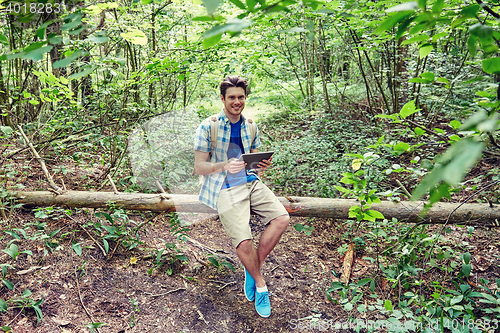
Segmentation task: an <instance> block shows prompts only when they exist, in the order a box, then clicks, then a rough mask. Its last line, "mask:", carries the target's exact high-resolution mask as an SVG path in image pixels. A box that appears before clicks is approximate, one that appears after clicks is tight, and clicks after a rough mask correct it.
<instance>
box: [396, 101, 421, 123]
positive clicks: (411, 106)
mask: <svg viewBox="0 0 500 333" xmlns="http://www.w3.org/2000/svg"><path fill="white" fill-rule="evenodd" d="M415 112H418V109H416V107H415V101H414V100H412V101H409V102H408V103H406V104H405V105H404V106H403V107H402V108H401V111H400V112H399V116H400V117H401V119H405V118H406V117H408V116H409V115H412V114H414V113H415Z"/></svg>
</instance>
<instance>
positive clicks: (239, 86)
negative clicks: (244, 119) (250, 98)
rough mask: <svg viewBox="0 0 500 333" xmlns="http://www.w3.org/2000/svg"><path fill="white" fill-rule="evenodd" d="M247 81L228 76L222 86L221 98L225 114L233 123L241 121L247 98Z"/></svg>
mask: <svg viewBox="0 0 500 333" xmlns="http://www.w3.org/2000/svg"><path fill="white" fill-rule="evenodd" d="M247 86H248V83H247V80H245V79H244V78H242V77H239V76H228V77H226V78H225V79H224V81H222V83H221V84H220V98H221V100H222V104H224V112H225V113H226V116H227V117H229V119H230V120H231V122H236V121H238V120H239V119H240V115H241V112H242V111H243V109H244V108H245V100H246V97H247Z"/></svg>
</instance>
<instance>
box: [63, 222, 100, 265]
mask: <svg viewBox="0 0 500 333" xmlns="http://www.w3.org/2000/svg"><path fill="white" fill-rule="evenodd" d="M65 215H66V216H67V217H69V218H70V219H71V220H73V222H75V223H76V224H78V225H80V222H78V221H77V220H75V219H74V218H72V217H71V216H70V215H68V214H65ZM82 229H83V231H85V232H86V233H87V235H89V237H90V238H91V239H92V240H93V241H94V243H95V244H96V245H97V246H98V247H99V248H100V249H101V251H102V254H104V256H105V257H106V251H105V250H104V249H103V248H102V246H101V245H100V244H99V243H98V242H97V241H96V240H95V239H94V237H92V235H91V234H90V232H88V231H87V229H85V228H84V227H82Z"/></svg>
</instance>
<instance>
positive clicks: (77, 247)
mask: <svg viewBox="0 0 500 333" xmlns="http://www.w3.org/2000/svg"><path fill="white" fill-rule="evenodd" d="M71 248H72V249H73V251H75V253H76V254H77V255H78V256H81V255H82V246H81V245H80V243H76V244H73V246H72V247H71Z"/></svg>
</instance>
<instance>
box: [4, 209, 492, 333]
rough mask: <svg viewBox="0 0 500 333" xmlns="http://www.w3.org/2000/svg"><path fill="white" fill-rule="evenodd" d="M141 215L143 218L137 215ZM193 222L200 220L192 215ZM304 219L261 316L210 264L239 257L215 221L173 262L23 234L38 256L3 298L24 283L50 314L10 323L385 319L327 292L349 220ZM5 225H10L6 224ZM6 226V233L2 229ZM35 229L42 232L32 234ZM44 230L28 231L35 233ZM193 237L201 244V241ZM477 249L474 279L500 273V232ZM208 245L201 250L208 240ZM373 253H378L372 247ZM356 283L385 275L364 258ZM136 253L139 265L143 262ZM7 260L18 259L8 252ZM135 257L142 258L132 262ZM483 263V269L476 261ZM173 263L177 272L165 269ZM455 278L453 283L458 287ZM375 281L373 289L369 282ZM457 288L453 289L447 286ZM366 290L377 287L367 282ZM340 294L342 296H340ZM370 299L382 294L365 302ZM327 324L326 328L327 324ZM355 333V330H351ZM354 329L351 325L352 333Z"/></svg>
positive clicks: (287, 325)
mask: <svg viewBox="0 0 500 333" xmlns="http://www.w3.org/2000/svg"><path fill="white" fill-rule="evenodd" d="M129 217H130V218H131V219H134V220H137V221H139V220H140V219H141V218H140V217H139V216H129ZM186 218H187V219H189V218H191V219H193V218H198V217H196V216H186ZM89 219H95V217H94V216H93V214H92V213H91V212H88V213H87V214H85V213H80V214H78V215H75V216H74V217H73V218H71V219H69V218H64V217H61V218H59V219H57V220H52V221H47V222H48V225H47V226H46V229H49V230H55V229H59V228H60V229H61V231H60V233H59V234H64V233H71V231H73V230H82V225H83V224H84V223H85V222H86V221H88V220H89ZM35 220H36V219H35V218H34V217H33V214H32V213H29V212H19V213H16V214H15V215H14V216H13V218H12V219H11V222H10V225H9V226H8V228H9V229H12V228H15V227H17V228H24V226H26V224H27V223H29V222H36V221H35ZM305 220H306V219H304V218H296V217H294V218H292V219H291V224H290V226H289V228H288V229H287V230H286V232H285V233H284V235H283V237H282V240H281V241H280V243H279V244H278V246H277V247H276V248H275V250H274V251H273V252H272V253H271V255H270V256H269V257H268V259H267V260H266V263H265V265H264V267H263V275H264V277H265V279H266V282H267V284H268V286H269V290H270V291H271V304H272V314H271V316H270V318H267V319H266V318H260V317H259V316H258V315H257V314H256V312H255V309H254V304H253V303H251V302H248V301H247V300H246V298H245V296H244V294H243V283H244V272H243V268H242V267H241V266H240V265H239V264H236V265H235V267H236V269H235V271H234V272H233V271H231V270H229V269H227V268H225V267H221V268H217V267H215V266H214V265H211V264H210V263H209V262H208V260H207V252H206V251H204V249H205V250H206V249H207V248H210V249H212V250H215V251H216V253H217V255H218V256H219V258H220V260H222V258H223V257H225V258H226V259H227V260H229V261H230V262H235V263H239V260H238V258H237V256H236V253H235V251H234V249H233V248H232V246H231V242H230V239H229V238H228V237H227V236H226V234H225V233H224V231H223V229H222V228H221V225H220V222H219V221H218V220H217V218H210V219H208V220H205V221H202V222H199V223H195V224H193V225H192V226H191V227H190V229H191V231H190V232H188V234H189V239H190V241H188V242H187V243H183V242H177V244H178V248H179V249H181V250H182V253H183V254H184V255H186V256H187V257H188V259H189V261H188V262H186V263H184V264H176V265H174V267H168V265H167V266H164V267H162V268H160V269H157V270H154V271H153V273H152V274H151V275H148V271H149V269H150V268H152V267H153V263H152V259H151V258H149V256H148V254H149V252H148V251H144V250H143V251H141V250H132V251H129V250H126V249H124V248H121V247H119V248H118V250H117V251H116V252H115V253H114V255H112V256H111V255H109V254H108V255H107V256H105V255H104V254H103V252H102V250H101V249H100V247H99V246H97V243H96V242H95V241H94V240H93V239H91V238H89V237H88V235H87V234H85V233H84V232H83V231H80V232H75V233H73V235H74V238H75V239H73V240H75V241H78V242H80V243H81V246H82V248H83V252H82V254H81V255H80V256H78V255H76V254H75V252H74V251H72V250H71V246H72V240H71V239H68V238H66V239H61V241H60V243H59V246H58V247H57V248H56V249H55V250H54V251H53V253H49V254H48V255H46V256H43V250H44V249H47V247H46V246H44V245H43V243H42V242H40V241H30V240H24V239H23V240H20V241H19V242H16V244H17V245H18V246H19V249H20V250H30V251H31V252H32V255H29V256H28V255H25V254H21V255H19V256H18V258H17V259H16V261H15V262H13V266H14V267H15V268H16V271H15V273H14V272H13V271H10V274H9V275H7V278H8V279H9V280H10V281H11V282H12V283H13V284H14V285H15V289H14V290H8V289H7V288H5V287H3V288H2V289H1V290H0V298H2V299H4V300H6V299H12V298H16V297H19V295H20V294H21V293H22V292H23V291H24V290H26V289H29V290H30V291H31V292H32V295H31V296H30V298H31V299H33V300H39V299H41V298H43V303H42V304H41V306H40V308H41V310H42V313H43V316H44V320H43V321H42V322H41V323H40V324H39V325H37V320H36V316H35V313H34V311H32V310H29V309H26V310H25V311H22V309H21V308H9V310H8V311H7V312H6V313H2V314H0V322H1V323H2V325H7V324H8V325H9V326H10V327H11V328H12V329H13V332H15V333H22V332H65V333H68V332H89V330H88V329H87V328H86V326H87V325H88V324H89V323H91V322H100V323H105V324H106V325H104V326H102V327H100V328H99V332H294V331H297V332H302V331H304V329H299V328H300V327H302V328H304V327H305V326H300V325H310V323H311V322H312V320H313V318H319V319H321V320H328V321H329V324H328V325H330V326H328V327H330V328H329V329H328V331H339V330H338V329H335V328H334V325H341V324H342V323H346V322H347V321H348V318H357V319H363V318H365V319H372V320H377V319H378V320H383V319H384V318H386V317H385V316H384V314H382V313H380V312H378V311H377V312H374V311H370V312H366V313H364V314H363V316H361V315H360V314H359V313H357V312H355V311H354V312H351V313H350V312H346V311H344V310H343V307H342V306H341V305H339V304H335V303H334V302H331V301H328V300H327V297H326V290H327V289H328V288H329V287H330V283H331V281H332V280H336V278H335V276H334V274H333V273H332V270H333V271H337V272H339V271H340V270H341V267H342V262H343V257H342V255H341V254H340V253H339V252H338V251H337V248H338V247H339V246H341V245H342V244H344V243H346V241H345V240H342V237H341V235H342V234H343V232H344V230H345V229H344V226H343V225H342V223H341V221H335V220H329V219H315V220H314V224H313V225H314V228H315V229H314V231H313V233H312V234H311V235H310V236H305V235H304V234H303V233H299V232H297V231H295V229H294V228H293V225H294V224H295V223H305V222H308V224H310V223H311V221H305ZM5 227H7V226H5V225H4V226H3V228H5ZM3 228H2V229H3ZM33 229H35V230H33ZM252 229H253V230H252V231H253V233H254V235H255V240H257V241H256V243H258V238H259V235H260V234H261V232H262V231H263V230H264V226H262V225H260V224H259V223H258V219H255V218H253V219H252ZM169 230H170V226H169V223H168V221H167V220H166V219H165V218H164V217H159V218H157V219H156V220H155V222H154V225H150V226H148V227H147V229H146V228H145V229H144V230H143V231H142V232H141V238H140V239H141V240H143V241H145V244H144V245H143V246H142V247H143V248H149V249H155V248H157V249H160V248H162V246H163V243H162V242H160V241H159V238H162V239H164V240H165V241H167V242H169V241H172V242H175V239H174V238H173V237H172V236H171V233H170V231H169ZM35 231H36V228H31V229H29V230H27V234H28V236H30V235H33V233H34V232H35ZM465 238H466V237H465V236H464V233H463V230H459V229H458V228H455V229H454V231H453V232H452V233H450V234H448V235H447V237H446V239H445V240H444V242H447V243H450V244H456V243H460V242H463V241H464V239H465ZM10 239H11V238H10V237H3V239H2V241H0V247H2V248H5V247H6V243H7V241H8V240H10ZM193 241H194V242H193ZM467 241H468V242H469V244H470V249H471V250H470V251H471V252H472V254H473V257H474V258H475V259H474V265H475V266H474V269H473V278H472V279H473V280H474V281H476V282H477V280H478V278H480V277H483V278H490V279H493V280H494V278H495V277H500V269H499V267H498V260H497V259H495V257H494V256H495V255H498V254H500V251H499V245H498V244H500V235H499V233H498V232H497V231H496V230H489V231H487V230H478V231H477V232H475V234H474V236H473V238H472V239H467ZM200 244H202V245H203V246H200ZM365 255H367V256H371V254H370V253H366V254H365ZM357 256H358V258H357V259H356V260H355V265H354V267H353V275H352V280H353V281H357V280H358V279H361V278H366V277H371V276H374V275H376V274H377V267H376V266H375V265H373V264H370V262H369V261H367V260H363V259H362V258H361V256H362V253H360V254H358V255H357ZM134 259H136V260H137V261H136V262H135V261H134ZM0 261H1V262H4V263H5V262H10V258H9V257H8V256H7V254H4V255H3V256H2V257H1V258H0ZM132 262H135V263H133V264H132ZM476 263H477V266H476ZM168 268H172V269H173V271H172V274H171V275H168V274H167V273H166V270H167V269H168ZM439 274H441V273H440V272H439V271H438V270H433V271H430V272H428V273H426V274H425V275H424V279H425V280H426V281H428V282H429V283H430V281H434V279H436V278H437V277H436V276H439ZM381 282H382V283H381V284H380V285H379V286H377V289H378V290H379V291H380V292H379V294H380V293H382V295H383V298H384V299H394V298H395V296H396V293H397V290H396V289H392V288H391V287H390V286H388V284H387V281H385V285H384V281H383V280H382V281H381ZM450 284H451V283H450ZM365 287H367V286H365ZM448 287H451V286H448ZM363 289H366V290H365V291H366V292H367V293H369V290H368V288H363ZM333 297H334V299H337V300H338V299H339V298H338V296H336V295H334V296H333ZM364 302H365V304H366V305H370V304H373V303H375V302H376V300H375V299H370V298H367V299H365V300H364ZM323 327H326V326H323ZM349 331H351V332H352V330H349ZM344 332H347V331H344Z"/></svg>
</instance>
